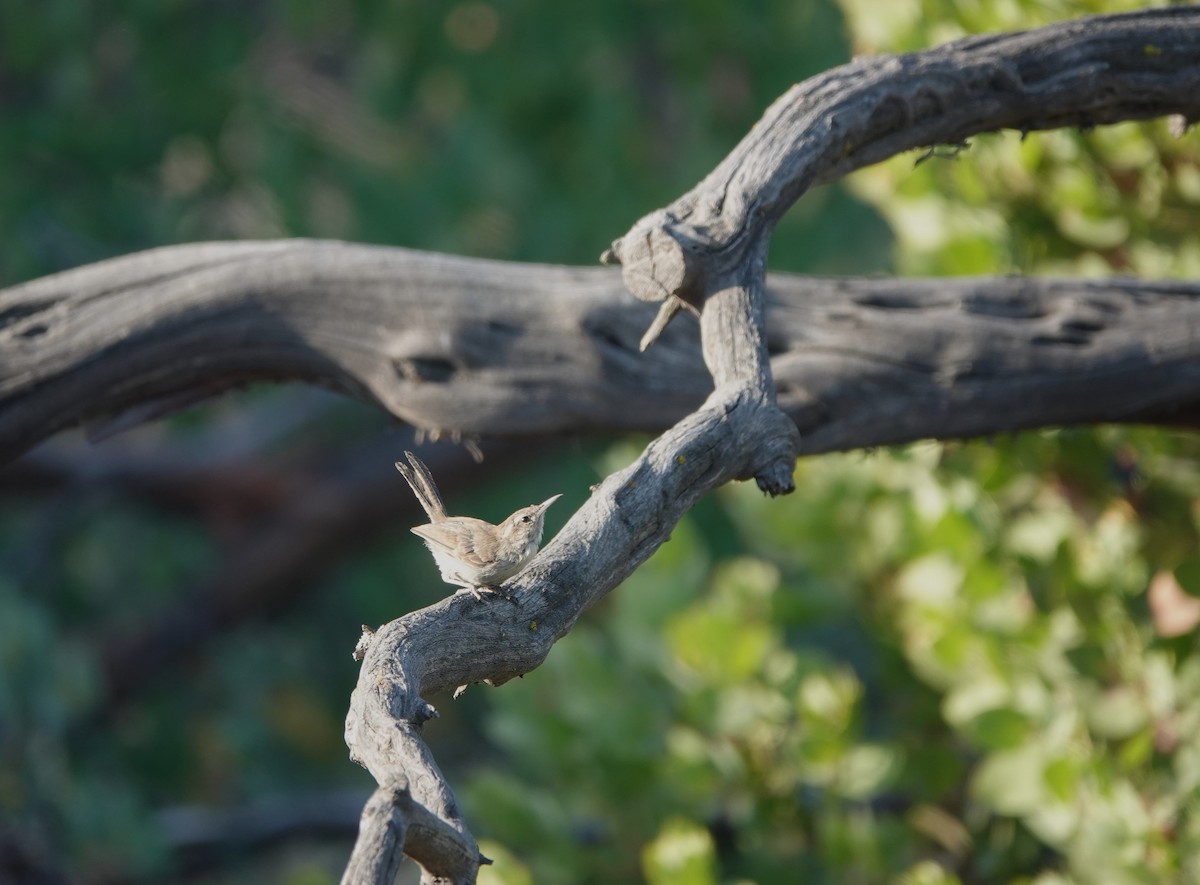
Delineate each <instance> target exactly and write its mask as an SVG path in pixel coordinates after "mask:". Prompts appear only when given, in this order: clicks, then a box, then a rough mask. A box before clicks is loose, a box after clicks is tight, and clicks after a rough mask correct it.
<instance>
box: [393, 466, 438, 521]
mask: <svg viewBox="0 0 1200 885" xmlns="http://www.w3.org/2000/svg"><path fill="white" fill-rule="evenodd" d="M404 457H406V458H408V464H405V463H404V462H403V461H397V462H396V469H397V470H399V471H400V475H401V476H403V477H404V479H405V480H406V481H407V482H408V484H409V485H410V486H412V490H413V494H414V495H416V496H417V500H418V501H420V502H421V506H422V507H424V508H425V514H426V515H427V516H428V517H429V521H430V522H438V521H439V520H443V519H445V518H446V507H445V505H444V504H442V496H441V495H439V494H438V490H437V486H436V485H434V483H433V474H431V473H430V472H429V468H428V467H426V466H425V462H423V461H422V460H421V459H420V458H418V457H417V456H416V455H414V454H413V453H412V452H405V453H404ZM410 464H411V465H412V466H411V467H410V466H409V465H410Z"/></svg>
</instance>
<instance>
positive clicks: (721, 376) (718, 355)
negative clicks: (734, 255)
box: [700, 248, 800, 495]
mask: <svg viewBox="0 0 1200 885" xmlns="http://www.w3.org/2000/svg"><path fill="white" fill-rule="evenodd" d="M764 252H765V248H764V249H761V250H759V251H758V253H757V254H756V256H755V257H754V259H753V260H751V261H748V262H747V264H746V266H745V267H743V268H742V275H741V279H735V280H731V281H729V282H728V283H727V284H725V285H722V286H720V287H719V288H718V289H717V290H716V291H713V292H711V293H710V294H709V296H708V298H707V300H706V301H705V304H704V311H703V313H702V314H701V316H700V341H701V346H702V348H703V352H704V362H705V365H707V366H708V371H709V372H710V373H711V374H712V377H713V384H714V385H715V390H714V391H713V394H712V397H711V398H710V401H711V400H713V399H717V400H724V401H726V402H735V401H739V400H741V401H744V402H746V403H747V404H750V405H752V406H753V408H755V409H762V410H767V411H770V412H777V413H778V415H775V416H772V417H773V419H774V420H773V421H772V423H775V424H778V426H779V427H781V428H782V427H784V426H786V427H788V428H790V430H791V432H790V433H784V434H777V435H774V436H773V437H772V440H773V444H772V445H771V446H763V447H761V448H755V450H754V451H753V452H752V453H751V452H747V453H746V454H747V455H749V456H750V463H751V464H752V465H753V475H754V479H755V481H756V482H757V483H758V487H759V488H760V489H762V490H763V491H764V492H767V493H768V494H771V495H782V494H787V493H789V492H791V491H793V490H794V489H795V485H794V484H793V482H792V469H793V467H794V465H795V463H796V454H797V452H798V451H799V446H800V436H799V432H798V431H796V429H795V425H794V424H793V423H792V422H791V421H790V420H788V421H786V425H785V423H784V422H780V421H779V420H778V419H779V418H780V417H783V418H785V419H786V416H785V415H784V414H783V412H782V411H781V410H780V409H779V406H778V404H777V403H776V400H775V382H774V379H773V378H772V376H771V361H770V355H769V354H768V352H767V341H766V332H765V325H764V309H763V300H764V298H765V285H766V266H765V264H766V263H765V261H764V260H763V253H764Z"/></svg>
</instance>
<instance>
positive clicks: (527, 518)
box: [521, 513, 533, 522]
mask: <svg viewBox="0 0 1200 885" xmlns="http://www.w3.org/2000/svg"><path fill="white" fill-rule="evenodd" d="M532 519H533V517H532V516H530V515H529V514H528V513H526V514H525V515H524V516H522V517H521V522H529V521H530V520H532Z"/></svg>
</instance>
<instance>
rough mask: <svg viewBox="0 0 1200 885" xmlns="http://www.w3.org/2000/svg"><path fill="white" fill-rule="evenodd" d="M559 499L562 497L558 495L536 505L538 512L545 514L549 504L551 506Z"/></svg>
mask: <svg viewBox="0 0 1200 885" xmlns="http://www.w3.org/2000/svg"><path fill="white" fill-rule="evenodd" d="M561 497H562V495H561V494H558V495H555V496H554V497H553V498H547V499H546V500H545V501H543V502H542V503H541V504H538V510H540V511H542V513H545V512H546V510H547V508H549V507H550V505H551V504H553V503H554V502H555V501H557V500H558V499H559V498H561Z"/></svg>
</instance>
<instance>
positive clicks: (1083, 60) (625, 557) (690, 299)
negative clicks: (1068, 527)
mask: <svg viewBox="0 0 1200 885" xmlns="http://www.w3.org/2000/svg"><path fill="white" fill-rule="evenodd" d="M1197 87H1200V10H1197V9H1195V8H1190V7H1180V8H1173V9H1168V10H1148V11H1144V12H1140V13H1135V14H1131V15H1125V16H1109V17H1102V18H1094V19H1085V20H1081V21H1078V22H1071V23H1067V24H1064V25H1058V26H1054V27H1050V28H1045V29H1041V30H1039V31H1034V32H1030V33H1027V34H1018V35H995V36H988V37H980V38H972V39H968V40H964V41H959V42H958V43H955V44H950V45H948V46H944V47H940V48H938V49H934V50H929V51H928V52H923V53H917V54H914V55H910V56H902V57H881V58H873V59H862V60H859V61H856V62H854V63H852V64H850V65H846V66H843V67H841V68H838V69H835V70H833V71H830V72H828V73H827V74H824V75H821V76H819V77H816V78H813V79H812V80H809V81H807V82H805V83H802V84H799V85H798V86H796V87H795V88H793V89H792V90H791V91H789V92H788V93H787V94H786V95H785V96H783V97H782V98H781V99H780V100H779V101H777V102H776V103H775V104H774V105H773V106H772V107H771V108H770V109H768V111H767V113H766V115H765V116H764V118H763V120H762V121H760V123H759V124H758V125H757V126H755V128H754V129H753V130H752V131H751V132H750V133H749V135H748V136H747V137H746V139H744V140H743V142H742V143H741V144H740V145H738V146H737V147H736V148H735V149H734V151H733V152H732V153H731V154H730V156H729V157H728V158H727V159H726V160H725V161H723V162H722V163H721V164H720V165H719V166H718V167H717V168H716V169H715V170H714V171H713V173H712V174H710V175H709V176H708V177H707V178H706V179H705V180H704V181H703V182H701V183H700V184H699V185H697V187H696V188H695V189H694V190H692V191H691V192H689V193H688V194H686V195H684V196H683V197H681V198H680V199H679V200H677V201H676V202H675V203H673V204H672V205H671V206H669V207H666V208H664V209H662V210H659V211H657V212H654V213H651V214H650V215H648V216H646V217H645V218H643V219H642V220H640V221H639V222H638V223H637V224H636V225H635V226H634V227H633V229H632V230H631V231H630V232H629V233H628V234H626V235H625V236H624V237H622V238H621V239H620V240H618V241H616V242H615V243H614V244H613V248H612V249H611V250H609V252H608V253H606V254H607V257H608V259H609V260H611V261H616V262H619V263H620V264H621V265H622V268H621V275H620V276H618V275H617V273H616V272H615V271H605V270H602V269H597V270H581V269H572V268H563V267H546V266H520V265H507V264H500V263H494V262H478V261H470V260H466V259H451V258H446V257H442V256H431V255H422V254H418V253H413V252H407V251H404V250H399V249H381V248H370V247H364V246H350V245H346V244H340V243H325V242H303V241H293V242H287V243H244V244H229V243H224V244H206V245H195V246H186V247H175V248H172V249H164V250H158V251H155V252H149V253H145V254H143V255H137V256H132V257H129V258H125V259H118V260H116V261H112V262H106V263H103V264H100V265H95V266H92V267H90V268H83V269H81V270H78V271H72V272H69V273H66V274H61V275H57V276H54V277H49V278H47V279H44V280H39V281H35V282H33V283H29V284H26V285H24V286H18V287H15V288H13V289H9V290H7V291H4V292H0V409H2V410H0V455H3V456H7V457H11V456H13V455H14V454H16V453H19V452H20V451H23V450H24V449H26V448H28V447H29V446H31V445H33V444H34V443H36V442H37V441H38V440H40V439H42V438H43V437H45V436H46V435H48V434H50V433H53V432H55V431H56V430H58V429H61V428H62V427H65V426H68V425H70V424H73V423H79V422H86V421H94V420H99V419H103V418H106V417H109V416H112V415H114V414H118V413H121V412H122V411H125V410H133V413H132V414H133V417H134V418H138V417H144V416H146V415H153V414H158V413H159V412H160V411H162V410H164V409H167V408H170V407H173V406H176V405H178V404H179V403H180V402H182V401H184V400H186V399H188V398H191V397H194V396H197V395H208V394H211V393H213V392H216V391H219V390H222V389H226V388H228V387H230V386H233V385H236V384H240V383H244V382H246V381H248V380H253V379H259V378H275V379H295V380H303V381H308V382H312V383H319V384H324V385H327V386H330V387H333V388H335V389H338V390H341V391H344V392H347V393H349V394H351V395H355V396H359V397H361V398H364V399H367V400H370V401H373V402H377V403H379V404H380V405H382V406H383V407H384V408H386V409H388V410H389V411H390V412H392V413H393V414H395V415H397V416H398V417H400V418H402V419H404V420H407V421H410V422H412V423H414V424H417V425H418V426H422V427H426V428H430V429H433V430H437V431H448V432H460V433H465V434H484V433H487V434H496V433H499V434H530V433H549V432H557V431H563V430H588V429H599V428H604V429H630V428H643V429H644V428H655V429H659V428H661V427H663V426H664V425H665V424H671V425H672V426H670V427H669V428H668V429H667V430H666V431H665V432H663V433H662V435H660V436H659V437H658V438H657V439H655V440H654V441H653V442H652V443H650V445H649V446H648V447H647V448H646V450H645V451H644V452H643V453H642V455H641V456H640V457H639V458H638V459H637V460H636V461H635V462H634V463H633V464H631V465H630V466H629V467H627V468H625V469H624V470H621V471H619V472H617V473H615V474H614V475H612V476H610V477H608V478H607V479H606V480H605V481H604V482H603V483H601V484H600V485H599V486H598V487H597V488H596V489H595V490H594V492H593V494H592V496H591V498H590V499H589V500H588V501H587V502H586V503H585V504H584V505H583V506H582V507H581V508H580V510H579V511H578V512H577V513H575V514H574V515H573V516H572V517H571V519H570V520H569V522H568V523H567V525H566V526H565V527H564V528H563V529H562V531H561V532H560V533H559V534H558V536H557V537H555V538H554V539H553V541H552V542H551V543H550V544H548V545H547V547H546V549H545V550H544V551H543V552H542V553H541V554H540V555H539V556H538V557H537V558H536V559H535V560H534V562H533V563H532V565H531V566H530V567H529V568H528V569H526V571H525V572H523V573H522V574H521V575H519V576H518V577H516V578H515V579H513V580H512V581H510V582H509V583H508V584H507V585H506V589H507V590H508V591H509V592H510V593H511V594H512V597H513V602H512V604H509V603H508V602H505V601H503V600H490V599H485V600H483V601H478V600H475V599H474V598H472V597H470V596H466V595H463V596H453V597H450V598H447V599H445V600H443V601H442V602H439V603H437V604H436V605H433V606H430V607H428V608H426V609H423V610H421V611H418V612H413V613H411V614H409V615H406V616H404V617H402V618H400V619H398V620H396V621H393V622H391V623H389V624H386V625H384V626H383V627H382V628H380V630H379V631H378V632H377V633H374V634H371V635H369V636H367V637H366V641H364V642H362V643H361V644H360V650H361V652H362V653H363V655H364V659H363V665H362V669H361V671H360V677H359V682H358V685H357V687H356V688H355V690H354V693H353V696H352V698H351V704H350V711H349V715H348V717H347V722H346V740H347V743H348V745H349V746H350V749H351V755H352V757H353V758H354V759H356V760H357V761H359V762H360V763H362V764H363V765H364V766H366V767H367V768H368V770H370V772H371V773H372V775H373V776H374V777H375V779H376V780H377V781H378V783H379V784H380V789H379V790H378V791H377V792H376V794H375V795H374V796H373V798H372V800H371V801H370V802H369V803H368V805H367V809H366V811H365V812H364V815H363V820H362V826H361V829H360V834H359V840H358V843H357V845H356V847H355V851H354V854H353V856H352V858H351V861H350V865H349V867H348V868H347V872H346V875H345V878H344V881H345V882H353V883H359V882H375V883H385V882H390V880H391V877H393V876H394V870H395V865H396V863H398V859H399V857H400V852H401V851H403V852H405V853H407V854H408V855H409V856H411V857H413V858H414V859H416V860H418V862H420V863H421V864H422V866H423V868H424V870H425V875H426V879H427V880H433V879H434V878H435V877H441V878H443V879H447V880H450V881H454V882H471V881H474V878H475V874H476V871H477V868H478V864H479V863H481V862H483V860H482V858H480V856H479V852H478V847H477V846H476V843H475V840H474V839H473V837H472V836H471V834H470V831H469V830H468V828H467V827H466V825H465V823H464V821H463V820H462V816H461V813H460V811H459V809H458V807H457V805H456V802H455V800H454V797H453V794H452V792H451V791H450V789H449V787H448V785H447V784H446V782H445V779H444V778H443V777H442V775H441V772H440V771H439V770H438V768H437V765H436V763H435V761H434V760H433V757H432V755H431V754H430V752H429V749H428V747H427V746H426V745H425V743H424V741H423V740H422V739H421V736H420V728H421V724H422V723H423V722H424V721H426V720H427V719H428V718H429V717H430V716H432V715H435V714H434V711H433V708H432V707H431V706H430V705H429V704H428V703H427V702H426V701H425V700H424V699H423V697H424V696H426V695H429V694H432V693H436V692H438V691H443V690H447V689H450V688H453V687H455V686H459V685H464V684H469V683H474V682H488V683H489V684H493V685H498V684H501V683H502V682H504V681H506V680H507V679H510V678H512V677H514V676H517V675H520V674H522V673H525V672H528V671H529V670H531V669H533V668H535V667H537V666H538V664H540V662H541V661H542V660H543V659H544V658H545V656H546V654H547V653H548V652H549V650H550V648H551V647H552V646H553V644H554V642H555V641H556V640H557V639H558V638H560V637H561V636H562V635H564V634H565V633H566V632H567V631H569V630H570V629H571V627H572V625H573V624H574V623H575V621H576V619H577V618H578V617H579V615H580V614H581V612H582V611H584V610H585V609H586V608H587V607H588V606H590V605H592V604H594V603H595V602H596V601H597V600H598V599H600V598H601V597H602V596H603V595H604V594H606V593H607V592H608V591H610V590H611V589H612V588H613V587H615V586H616V585H617V584H619V583H620V582H621V581H622V580H623V579H624V578H625V577H626V576H627V575H629V574H630V573H631V572H632V571H633V570H634V569H635V568H637V567H638V565H640V564H641V563H642V562H643V561H645V559H646V558H647V557H648V556H649V555H650V554H651V553H652V552H653V551H654V550H655V549H656V548H657V547H658V546H659V545H660V544H661V543H662V542H663V541H664V540H666V538H667V537H668V536H669V534H670V532H671V529H672V528H673V526H674V525H675V524H676V522H677V521H678V520H679V519H680V518H681V517H682V515H683V514H684V513H685V512H686V511H687V509H688V508H689V507H691V506H692V504H693V503H694V502H695V501H696V500H697V499H698V498H699V497H700V496H702V495H704V494H705V493H707V492H708V491H710V490H712V489H714V488H716V487H717V486H719V485H721V484H723V483H725V482H728V481H730V480H732V479H747V478H750V477H754V478H755V479H756V480H757V481H758V483H759V485H760V486H761V487H762V488H764V489H765V490H767V491H769V492H771V493H781V492H787V491H789V490H790V488H791V479H790V474H791V468H792V464H793V461H794V459H795V457H796V456H797V454H800V453H812V452H819V451H828V450H831V449H848V448H854V447H858V446H868V445H877V444H881V443H892V442H902V441H905V440H910V439H916V438H921V437H957V436H969V435H977V434H985V433H996V432H1000V431H1006V430H1016V429H1021V428H1027V427H1037V426H1044V425H1047V424H1065V423H1079V422H1098V421H1135V420H1136V421H1161V422H1173V423H1195V422H1196V419H1197V416H1198V414H1200V410H1198V406H1200V360H1198V359H1197V357H1198V356H1200V298H1198V293H1197V290H1196V287H1195V286H1192V285H1185V284H1179V283H1158V284H1150V283H1142V282H1136V281H1131V280H1124V281H1121V280H1113V281H1103V282H1079V281H1070V280H1057V281H1056V280H1037V281H1035V280H1026V279H1015V278H1009V279H995V280H938V281H931V280H925V281H894V280H892V281H888V280H816V279H806V278H800V277H773V278H772V279H771V281H770V283H769V284H768V283H767V281H766V277H765V270H764V266H765V257H766V254H767V246H768V241H769V237H770V232H771V229H772V226H773V224H774V222H775V221H776V220H777V219H778V217H779V216H780V215H781V214H782V213H783V212H784V211H785V210H786V209H787V207H788V206H790V205H791V203H792V202H794V201H795V200H796V199H797V198H798V197H799V196H800V195H801V194H803V193H804V192H805V190H807V188H809V187H810V186H812V185H813V184H816V183H820V182H823V181H829V180H832V179H834V178H836V177H838V176H840V175H843V174H845V173H846V172H848V171H850V170H851V169H854V168H858V167H859V166H861V165H864V164H866V163H870V162H874V161H877V160H879V159H882V158H884V157H886V156H889V155H891V154H893V153H896V152H898V151H901V150H905V149H908V148H911V147H914V146H920V145H934V144H940V143H957V142H960V141H961V140H963V139H965V138H967V137H968V136H970V135H972V134H974V133H977V132H983V131H989V130H994V129H998V128H1002V127H1010V128H1016V129H1021V130H1025V131H1028V130H1033V129H1040V128H1047V127H1052V126H1063V125H1093V124H1099V123H1106V122H1112V121H1115V120H1121V119H1136V118H1145V117H1149V116H1155V115H1159V114H1166V113H1175V114H1180V115H1182V116H1183V117H1184V118H1186V119H1188V120H1191V119H1197V118H1200V89H1198V88H1197ZM622 281H623V283H624V288H626V289H628V290H629V292H631V293H632V294H633V295H634V296H636V297H637V298H639V299H642V300H644V301H650V302H662V303H663V306H662V307H661V308H660V310H659V313H658V316H657V319H655V320H654V322H653V323H651V314H652V313H653V310H654V308H653V307H650V306H645V305H641V306H639V305H637V304H636V302H634V301H633V300H632V299H631V298H630V297H629V295H628V294H626V293H625V292H624V290H623V288H622ZM681 307H686V308H688V309H690V310H692V311H694V312H697V313H699V314H700V317H701V320H700V323H699V328H698V329H697V324H695V323H692V322H690V321H688V322H684V323H681V322H675V323H671V324H669V325H668V323H667V321H668V320H669V319H670V317H671V316H672V315H674V314H675V313H676V312H677V311H678V310H679V309H680V308H681ZM648 326H649V327H650V328H651V333H650V334H649V335H648V336H647V341H648V340H653V339H655V338H656V337H657V343H655V344H654V347H653V348H652V349H650V350H649V351H648V352H647V353H646V354H644V355H641V354H639V340H640V339H641V331H642V330H643V329H646V328H647V327H648ZM660 333H661V335H660ZM697 336H699V345H700V346H699V348H697V347H696V344H697ZM522 503H524V502H522Z"/></svg>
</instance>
